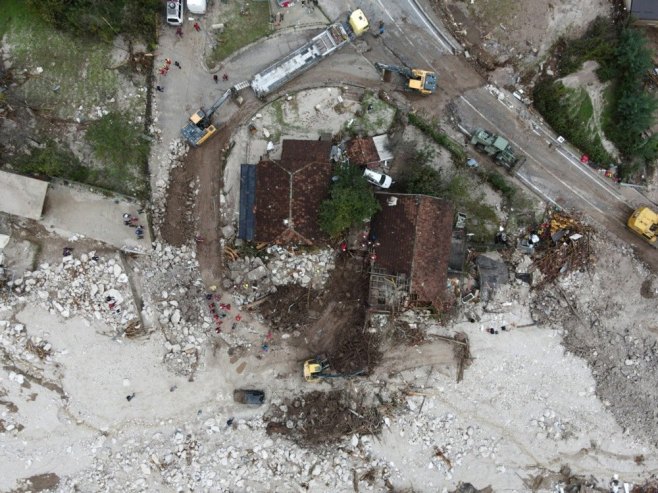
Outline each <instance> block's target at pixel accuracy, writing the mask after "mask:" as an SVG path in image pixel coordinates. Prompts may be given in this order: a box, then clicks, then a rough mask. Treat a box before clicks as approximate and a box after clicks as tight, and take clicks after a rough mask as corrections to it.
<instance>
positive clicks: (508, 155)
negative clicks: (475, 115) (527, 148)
mask: <svg viewBox="0 0 658 493" xmlns="http://www.w3.org/2000/svg"><path fill="white" fill-rule="evenodd" d="M471 144H473V145H474V146H475V148H476V149H477V150H478V151H480V152H484V153H485V154H487V155H488V156H491V157H492V158H493V159H494V160H495V161H496V162H497V163H498V164H500V165H501V166H504V167H506V168H507V169H508V170H510V171H511V170H513V169H514V168H516V167H518V166H521V165H522V164H523V163H524V162H525V158H519V157H518V156H516V155H515V154H514V150H513V149H512V146H511V145H510V143H509V142H508V141H507V139H505V138H503V137H501V136H500V135H496V134H492V133H491V132H487V131H486V130H483V129H481V128H478V129H476V130H475V131H474V132H473V135H472V137H471Z"/></svg>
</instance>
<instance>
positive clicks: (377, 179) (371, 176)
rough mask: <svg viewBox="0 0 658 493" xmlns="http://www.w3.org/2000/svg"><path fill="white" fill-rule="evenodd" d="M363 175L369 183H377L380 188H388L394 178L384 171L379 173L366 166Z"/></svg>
mask: <svg viewBox="0 0 658 493" xmlns="http://www.w3.org/2000/svg"><path fill="white" fill-rule="evenodd" d="M363 176H364V178H365V179H366V180H368V182H369V183H372V184H373V185H376V186H378V187H380V188H388V187H390V186H391V184H392V183H393V178H391V177H390V176H388V175H385V174H383V173H377V172H376V171H373V170H371V169H368V168H366V169H365V170H364V171H363Z"/></svg>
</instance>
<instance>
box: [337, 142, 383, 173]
mask: <svg viewBox="0 0 658 493" xmlns="http://www.w3.org/2000/svg"><path fill="white" fill-rule="evenodd" d="M345 153H346V154H347V157H348V158H349V160H350V164H353V165H355V166H368V165H370V164H377V163H379V161H380V159H379V153H378V152H377V147H376V146H375V142H374V141H373V140H372V137H368V138H365V139H363V138H358V139H352V140H350V141H349V142H347V144H346V145H345Z"/></svg>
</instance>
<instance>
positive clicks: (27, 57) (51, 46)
mask: <svg viewBox="0 0 658 493" xmlns="http://www.w3.org/2000/svg"><path fill="white" fill-rule="evenodd" d="M4 3H6V4H8V5H9V6H10V7H12V14H11V17H5V16H4V15H3V16H2V17H3V21H2V24H0V25H1V26H2V29H3V30H4V31H6V36H7V38H6V39H7V42H8V44H9V45H10V46H11V56H12V59H13V66H14V67H15V68H16V69H17V70H20V69H22V68H26V69H27V70H29V71H30V72H32V74H33V75H31V76H30V77H29V78H28V79H27V80H26V81H25V83H24V84H22V85H21V86H19V87H17V88H16V89H15V90H14V92H15V93H16V96H17V97H18V98H19V99H21V100H25V101H28V103H29V105H30V106H31V107H33V108H37V109H40V110H44V111H47V112H48V113H51V114H54V115H55V116H57V117H59V118H64V119H73V118H76V117H84V113H83V114H82V115H80V114H79V113H78V108H79V107H80V106H82V108H83V110H84V109H86V110H89V109H90V108H91V107H93V106H100V105H104V104H106V103H107V102H108V100H110V99H111V98H113V97H115V96H116V94H117V92H118V90H119V76H118V73H117V71H116V70H113V69H111V67H110V66H109V65H110V63H111V52H110V51H111V48H112V47H111V45H109V44H106V43H100V42H93V41H92V42H90V41H86V42H83V41H81V40H80V39H78V38H75V37H73V36H71V35H69V34H66V33H62V32H59V31H56V30H54V29H53V28H52V27H51V26H50V25H48V24H46V23H45V22H44V21H42V20H41V18H40V17H38V16H37V15H36V14H34V13H33V12H31V11H30V10H29V9H28V7H27V6H26V5H24V4H23V5H21V6H20V7H17V6H16V5H15V4H16V2H14V1H8V2H4ZM7 19H9V20H8V21H7ZM37 67H41V69H42V70H43V71H42V72H41V73H37V72H36V69H37ZM137 106H138V105H137Z"/></svg>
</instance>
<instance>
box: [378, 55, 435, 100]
mask: <svg viewBox="0 0 658 493" xmlns="http://www.w3.org/2000/svg"><path fill="white" fill-rule="evenodd" d="M375 67H376V68H377V69H378V70H381V71H382V72H384V78H386V73H387V72H388V73H393V72H395V73H398V74H400V75H402V76H403V77H405V78H406V79H407V89H408V90H410V91H415V92H418V93H420V94H423V95H428V94H432V93H433V92H434V91H436V74H435V73H434V72H430V71H429V70H420V69H416V68H409V67H404V66H399V65H387V64H385V63H375Z"/></svg>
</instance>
